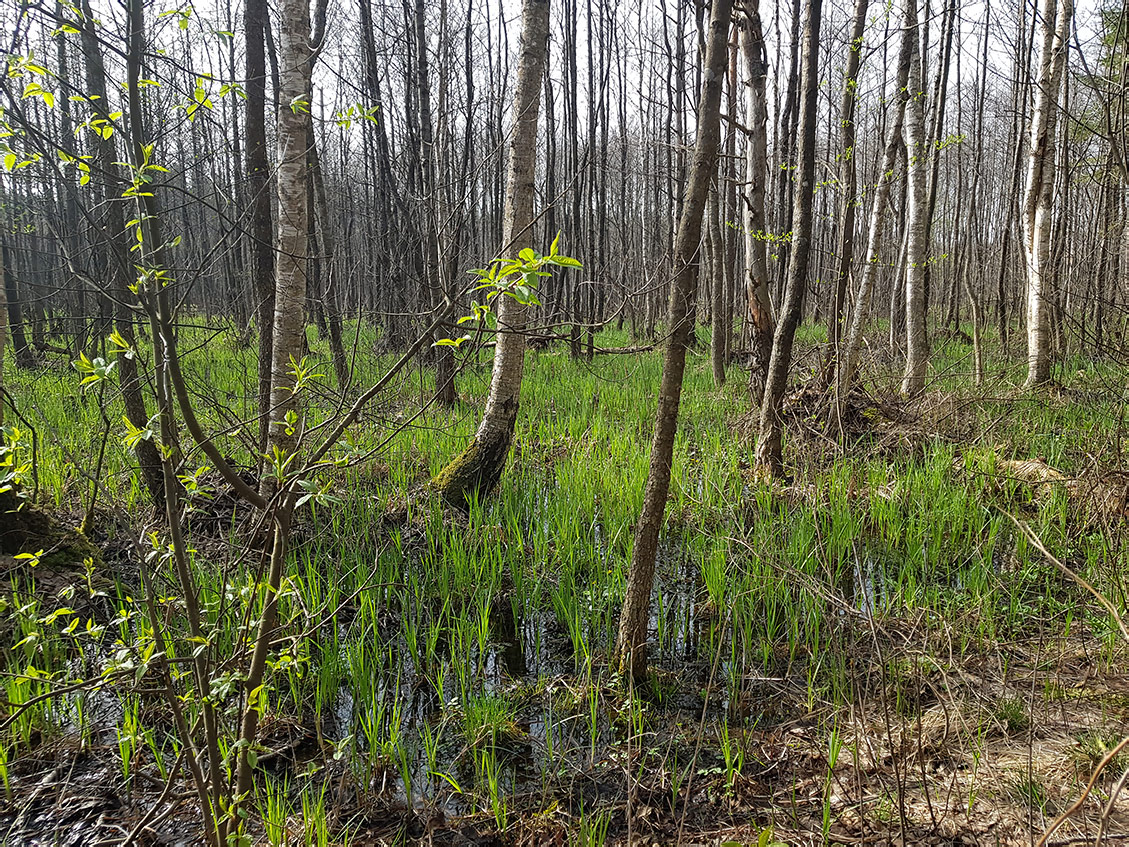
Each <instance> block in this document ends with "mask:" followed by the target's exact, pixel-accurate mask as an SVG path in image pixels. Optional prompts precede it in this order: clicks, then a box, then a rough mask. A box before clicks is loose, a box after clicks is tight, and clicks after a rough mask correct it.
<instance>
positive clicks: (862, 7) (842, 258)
mask: <svg viewBox="0 0 1129 847" xmlns="http://www.w3.org/2000/svg"><path fill="white" fill-rule="evenodd" d="M869 5H870V3H869V0H856V3H855V16H854V24H853V26H852V28H851V43H850V44H849V45H848V52H847V70H846V72H845V73H844V75H843V100H842V103H841V105H840V107H839V125H840V127H841V130H840V132H841V137H840V144H839V157H840V161H839V221H838V227H839V232H838V237H837V239H836V249H835V254H836V259H837V261H838V264H837V266H836V268H835V292H834V297H835V301H834V305H833V307H832V310H833V313H832V315H831V322H830V323H831V326H830V330H831V332H830V335H831V338H830V342H831V343H830V347H829V356H828V362H827V366H826V367H824V370H823V372H824V374H826V376H827V377H830V376H832V374H833V373H834V369H835V360H836V358H837V357H838V355H839V344H840V341H841V339H842V330H843V321H844V319H845V317H846V315H845V314H844V312H845V309H846V300H847V283H848V282H849V281H850V278H851V272H852V266H853V264H854V259H855V206H856V204H857V198H856V196H855V195H856V194H857V193H858V169H857V167H856V160H855V135H856V127H855V108H856V104H857V102H858V76H859V67H860V65H861V64H862V36H863V32H864V30H865V28H866V10H867V8H868V7H869Z"/></svg>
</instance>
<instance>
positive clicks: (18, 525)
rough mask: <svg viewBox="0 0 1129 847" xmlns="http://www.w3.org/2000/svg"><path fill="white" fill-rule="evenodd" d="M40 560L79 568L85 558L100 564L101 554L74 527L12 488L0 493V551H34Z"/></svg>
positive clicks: (15, 552) (55, 565)
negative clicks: (40, 552)
mask: <svg viewBox="0 0 1129 847" xmlns="http://www.w3.org/2000/svg"><path fill="white" fill-rule="evenodd" d="M40 550H42V551H43V555H42V556H40V557H39V561H40V563H41V564H45V565H49V566H51V567H55V568H81V567H82V564H83V562H84V561H85V560H86V559H93V560H94V563H95V564H101V562H102V555H101V553H99V552H98V548H97V547H95V546H94V545H93V544H91V543H90V541H89V540H88V539H87V538H86V536H85V535H83V534H82V533H81V532H79V531H78V530H77V529H74V528H72V527H69V526H66V525H64V524H62V523H60V522H59V521H58V520H56V519H55V518H54V517H52V516H51V515H50V514H48V513H47V512H45V511H43V510H42V509H40V508H39V507H38V506H36V505H35V504H33V503H31V502H30V501H28V500H24V499H23V498H22V497H20V496H19V495H18V494H17V493H16V492H15V491H12V490H9V491H5V492H2V493H0V553H3V554H6V555H9V556H15V555H18V554H20V553H38V552H39V551H40Z"/></svg>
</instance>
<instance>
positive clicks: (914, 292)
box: [902, 0, 930, 394]
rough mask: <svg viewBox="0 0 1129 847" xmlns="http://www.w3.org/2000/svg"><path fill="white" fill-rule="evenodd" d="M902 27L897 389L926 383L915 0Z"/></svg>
mask: <svg viewBox="0 0 1129 847" xmlns="http://www.w3.org/2000/svg"><path fill="white" fill-rule="evenodd" d="M904 25H905V27H906V29H907V30H909V32H910V33H911V34H912V38H911V39H910V41H911V42H912V46H911V51H912V52H911V53H910V59H909V83H908V85H909V102H908V103H907V105H906V121H905V134H906V181H907V183H908V186H909V188H908V197H907V199H908V206H907V209H906V262H905V265H906V268H905V273H906V276H905V291H906V370H905V376H904V377H903V378H902V393H903V394H916V393H917V392H919V391H921V389H922V388H924V387H925V371H926V368H928V366H929V338H928V335H927V330H926V326H925V263H926V262H927V261H928V260H929V255H928V252H929V244H928V237H927V231H928V226H927V223H926V220H927V217H928V215H929V199H928V187H929V186H928V174H929V172H928V170H927V169H928V167H929V160H930V157H929V151H928V148H927V147H926V143H925V95H924V92H923V91H922V90H921V83H922V74H921V62H922V57H921V54H920V53H919V52H918V47H917V44H918V37H919V36H918V18H917V0H905V24H904Z"/></svg>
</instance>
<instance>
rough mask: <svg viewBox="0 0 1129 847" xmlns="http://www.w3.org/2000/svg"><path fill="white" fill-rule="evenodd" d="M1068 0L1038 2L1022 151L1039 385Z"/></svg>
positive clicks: (1030, 343)
mask: <svg viewBox="0 0 1129 847" xmlns="http://www.w3.org/2000/svg"><path fill="white" fill-rule="evenodd" d="M1073 14H1074V3H1073V0H1044V2H1043V14H1042V27H1043V46H1042V50H1041V53H1040V60H1039V80H1038V85H1037V87H1036V90H1035V108H1034V111H1033V112H1032V113H1031V129H1030V135H1029V147H1028V153H1027V179H1026V182H1025V183H1024V192H1023V217H1022V221H1023V248H1024V256H1025V258H1026V264H1027V382H1026V387H1027V388H1031V387H1033V386H1036V385H1041V384H1043V383H1045V382H1047V381H1048V380H1050V378H1051V345H1050V320H1049V313H1050V308H1051V303H1052V301H1053V297H1051V296H1050V292H1049V288H1050V285H1051V280H1050V279H1049V275H1050V272H1051V229H1052V227H1053V220H1052V218H1053V208H1052V207H1053V202H1054V185H1055V130H1056V128H1057V121H1058V96H1059V90H1060V89H1061V87H1062V77H1063V69H1064V68H1065V66H1066V50H1067V46H1068V39H1069V37H1070V21H1071V18H1072V17H1073Z"/></svg>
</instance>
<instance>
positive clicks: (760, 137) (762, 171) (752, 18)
mask: <svg viewBox="0 0 1129 847" xmlns="http://www.w3.org/2000/svg"><path fill="white" fill-rule="evenodd" d="M759 6H760V2H759V0H751V1H750V2H748V3H746V6H745V9H746V19H745V25H744V27H743V28H742V29H741V55H742V57H743V60H744V68H745V76H746V85H745V115H746V117H745V119H746V120H747V121H748V122H749V137H748V139H747V140H746V142H745V186H746V188H745V190H746V192H747V193H746V194H745V202H744V203H743V204H742V209H743V215H742V228H743V229H744V231H745V300H746V303H747V308H748V317H749V322H750V323H751V324H752V332H751V333H750V341H751V344H752V349H753V362H752V367H751V368H750V369H749V395H750V398H751V399H752V402H753V405H754V406H760V403H761V398H762V397H763V395H764V380H765V378H766V375H767V374H768V362H769V357H770V356H771V355H772V334H773V331H774V328H775V327H774V321H773V317H772V301H771V298H770V296H769V291H768V256H767V251H766V249H765V242H764V239H765V237H766V236H767V230H768V226H767V223H766V221H765V212H764V195H765V184H766V183H767V181H768V108H767V106H766V103H765V75H766V74H767V73H768V60H767V58H766V55H765V50H764V36H763V35H762V33H761V19H760V12H759Z"/></svg>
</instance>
